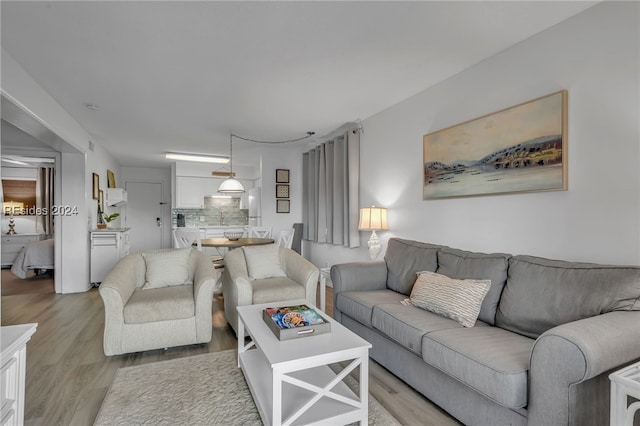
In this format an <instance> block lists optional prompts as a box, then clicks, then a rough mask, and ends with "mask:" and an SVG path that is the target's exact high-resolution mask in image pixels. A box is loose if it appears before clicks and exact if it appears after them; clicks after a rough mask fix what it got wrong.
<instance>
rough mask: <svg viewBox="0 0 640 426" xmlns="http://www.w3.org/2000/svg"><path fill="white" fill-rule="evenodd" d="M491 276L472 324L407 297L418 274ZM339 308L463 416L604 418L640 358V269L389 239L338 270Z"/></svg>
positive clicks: (412, 381)
mask: <svg viewBox="0 0 640 426" xmlns="http://www.w3.org/2000/svg"><path fill="white" fill-rule="evenodd" d="M418 271H432V272H437V273H440V274H443V275H446V276H448V277H451V278H460V279H461V278H476V279H491V288H490V290H489V293H488V294H487V296H486V297H485V298H484V300H483V302H482V307H481V310H480V315H479V317H478V321H477V322H476V324H475V326H473V327H470V328H466V327H463V326H462V325H460V324H459V323H458V322H456V321H453V320H450V319H447V318H444V317H441V316H438V315H436V314H433V313H431V312H428V311H426V310H422V309H419V308H417V307H414V306H410V305H409V306H407V305H404V304H402V303H400V302H401V300H403V299H406V298H408V297H409V295H410V293H411V289H412V286H413V283H414V281H415V279H416V272H418ZM331 279H332V281H333V285H334V317H335V318H336V319H337V320H338V321H340V322H341V323H342V324H343V325H345V326H346V327H348V328H349V329H351V330H352V331H354V332H355V333H357V334H358V335H360V336H362V337H363V338H365V339H366V340H368V341H369V342H371V343H372V345H373V348H372V349H371V352H370V353H371V357H372V358H373V359H374V360H375V361H377V362H378V363H380V364H381V365H383V366H384V367H386V368H387V369H388V370H390V371H391V372H392V373H394V374H395V375H396V376H398V377H399V378H401V379H402V380H404V381H405V382H406V383H408V384H409V385H410V386H412V387H413V388H415V389H416V390H418V391H419V392H421V393H422V394H423V395H424V396H426V397H427V398H428V399H429V400H431V401H433V402H434V403H435V404H437V405H439V406H440V407H442V408H443V409H444V410H446V411H447V412H449V413H450V414H451V415H452V416H454V417H455V418H457V419H458V420H460V421H461V422H463V423H465V424H468V425H524V424H529V425H606V424H608V422H609V380H608V374H609V373H610V372H612V371H615V370H616V369H618V368H621V367H623V366H625V365H627V364H629V363H631V362H634V361H639V360H640V267H624V266H607V265H597V264H588V263H572V262H564V261H557V260H549V259H543V258H539V257H532V256H511V255H509V254H502V253H498V254H483V253H473V252H468V251H463V250H457V249H453V248H449V247H446V246H441V245H434V244H427V243H421V242H417V241H410V240H403V239H398V238H392V239H390V240H389V244H388V246H387V251H386V254H385V257H384V261H374V262H359V263H345V264H339V265H334V266H333V267H332V268H331Z"/></svg>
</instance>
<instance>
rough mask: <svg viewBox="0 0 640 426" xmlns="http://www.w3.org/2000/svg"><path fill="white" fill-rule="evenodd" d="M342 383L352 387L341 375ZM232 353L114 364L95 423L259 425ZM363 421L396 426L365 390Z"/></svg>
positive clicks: (350, 382) (351, 381) (234, 353)
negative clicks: (121, 365) (365, 416)
mask: <svg viewBox="0 0 640 426" xmlns="http://www.w3.org/2000/svg"><path fill="white" fill-rule="evenodd" d="M345 382H346V383H347V384H348V385H349V386H351V387H352V388H353V387H354V386H357V382H356V381H355V380H354V379H352V378H351V377H347V380H345ZM261 424H262V422H261V421H260V415H259V414H258V410H257V409H256V406H255V404H254V403H253V399H252V398H251V393H250V391H249V388H248V387H247V384H246V382H245V380H244V375H243V374H242V370H240V369H239V368H238V367H237V360H236V351H235V350H228V351H223V352H214V353H209V354H203V355H196V356H191V357H186V358H179V359H174V360H169V361H160V362H154V363H151V364H145V365H139V366H135V367H125V368H120V369H118V371H117V372H116V374H115V377H114V379H113V383H112V384H111V387H110V388H109V391H108V392H107V395H106V397H105V399H104V402H103V403H102V407H101V408H100V411H99V413H98V416H97V417H96V421H95V425H104V426H107V425H109V426H113V425H172V426H173V425H261ZM369 424H370V425H399V423H398V422H397V421H396V420H395V419H394V418H393V417H392V416H391V415H390V414H389V412H387V410H385V409H384V408H383V407H382V406H381V405H380V403H379V402H378V401H376V400H375V399H374V398H373V397H372V396H371V394H369Z"/></svg>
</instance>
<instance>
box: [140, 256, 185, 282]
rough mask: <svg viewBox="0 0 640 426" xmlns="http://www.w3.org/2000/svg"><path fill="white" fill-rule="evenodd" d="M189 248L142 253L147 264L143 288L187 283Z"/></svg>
mask: <svg viewBox="0 0 640 426" xmlns="http://www.w3.org/2000/svg"><path fill="white" fill-rule="evenodd" d="M191 250H192V249H191V248H184V249H174V250H158V251H152V252H147V253H142V258H143V259H144V261H145V264H146V266H147V269H146V274H145V283H144V286H142V289H143V290H149V289H152V288H162V287H170V286H174V285H183V284H189V283H190V282H189V254H190V253H191Z"/></svg>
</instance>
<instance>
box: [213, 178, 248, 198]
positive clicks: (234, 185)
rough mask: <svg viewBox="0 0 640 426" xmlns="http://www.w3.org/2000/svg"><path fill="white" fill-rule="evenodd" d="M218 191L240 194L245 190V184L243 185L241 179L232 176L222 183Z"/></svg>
mask: <svg viewBox="0 0 640 426" xmlns="http://www.w3.org/2000/svg"><path fill="white" fill-rule="evenodd" d="M218 192H221V193H223V194H238V193H242V192H244V186H242V184H241V183H240V181H239V180H237V179H235V178H232V177H230V178H229V179H226V180H224V181H223V182H222V183H221V184H220V186H219V187H218Z"/></svg>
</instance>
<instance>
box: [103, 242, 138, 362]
mask: <svg viewBox="0 0 640 426" xmlns="http://www.w3.org/2000/svg"><path fill="white" fill-rule="evenodd" d="M144 279H145V265H144V260H143V259H142V255H140V254H139V253H136V254H131V255H128V256H125V257H123V258H122V259H120V261H119V262H118V263H116V266H115V267H114V268H113V270H112V271H111V272H110V273H109V274H108V275H107V277H106V278H105V279H104V281H102V284H101V285H100V289H99V292H100V296H101V297H102V301H103V303H104V341H103V344H104V353H105V355H108V356H109V355H115V354H120V353H122V348H121V341H122V339H121V335H122V328H123V326H124V306H125V305H126V304H127V301H129V298H130V297H131V295H132V294H133V292H134V291H135V289H136V287H138V286H142V285H143V284H144Z"/></svg>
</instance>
